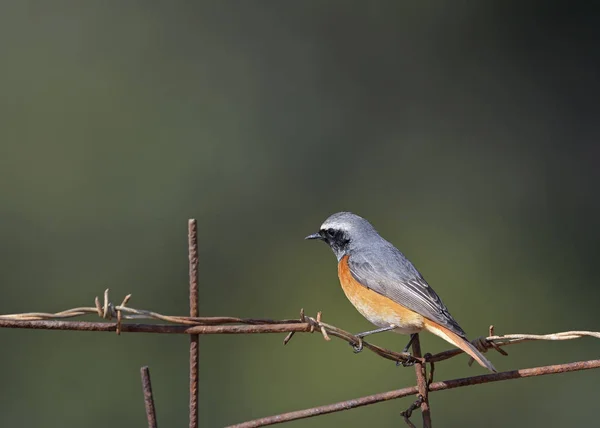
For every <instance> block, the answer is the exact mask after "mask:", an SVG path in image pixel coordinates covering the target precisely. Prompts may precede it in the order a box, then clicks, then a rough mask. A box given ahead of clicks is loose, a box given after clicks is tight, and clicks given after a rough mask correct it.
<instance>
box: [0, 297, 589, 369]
mask: <svg viewBox="0 0 600 428" xmlns="http://www.w3.org/2000/svg"><path fill="white" fill-rule="evenodd" d="M130 298H131V295H130V294H129V295H127V296H125V298H124V299H123V302H122V303H121V304H120V305H113V304H112V303H111V302H110V299H109V290H108V289H107V290H106V291H105V292H104V304H103V305H101V304H100V301H99V299H98V298H96V299H95V305H94V307H78V308H73V309H68V310H66V311H61V312H57V313H45V312H27V313H21V314H8V315H0V328H1V327H8V328H42V329H44V328H45V329H57V330H87V331H116V332H117V333H121V332H123V331H124V332H144V333H179V334H246V333H283V332H286V333H289V334H288V335H287V337H286V338H285V339H284V344H286V343H289V341H290V339H291V338H292V336H293V334H294V333H295V332H310V333H312V332H314V331H320V333H321V334H322V335H323V337H324V338H325V339H326V340H329V338H330V336H334V337H337V338H339V339H342V340H345V341H346V342H348V343H350V344H352V345H359V344H361V343H362V345H363V347H364V348H367V349H369V350H370V351H372V352H374V353H375V354H377V355H379V356H380V357H382V358H386V359H388V360H391V361H394V362H406V363H408V364H413V363H416V362H418V361H427V362H428V363H432V362H439V361H443V360H447V359H448V358H452V357H455V356H456V355H459V354H461V353H462V352H463V351H462V350H460V349H450V350H447V351H443V352H440V353H438V354H435V355H433V356H428V358H418V357H414V356H412V355H410V354H408V353H400V352H394V351H391V350H389V349H385V348H382V347H380V346H377V345H373V344H371V343H368V342H366V341H364V340H362V339H361V338H358V337H356V336H355V335H353V334H352V333H349V332H347V331H345V330H342V329H340V328H337V327H335V326H333V325H331V324H327V323H325V322H323V321H321V316H319V314H317V317H316V318H313V317H309V316H306V315H305V314H304V310H301V311H300V318H299V319H298V318H296V319H283V320H273V319H268V318H237V317H183V316H170V315H163V314H159V313H157V312H153V311H148V310H141V309H135V308H131V307H129V306H126V305H127V303H128V302H129V300H130ZM88 314H97V315H99V316H100V317H102V318H103V319H107V320H111V319H113V318H117V323H116V324H112V323H90V322H65V321H58V320H61V319H65V318H73V317H79V316H83V315H88ZM123 320H158V321H165V322H168V323H171V324H173V325H164V324H163V325H161V324H126V323H123V322H121V321H123ZM228 324H235V325H228ZM582 337H595V338H600V332H593V331H566V332H561V333H553V334H545V335H535V334H508V335H494V330H493V326H491V328H490V335H489V336H488V337H481V338H478V339H476V340H474V341H473V344H474V345H475V346H476V347H477V348H478V349H479V350H480V351H482V352H485V351H487V350H488V349H495V350H496V351H498V352H500V353H501V354H503V355H507V353H506V352H505V351H504V350H503V349H502V348H500V347H501V346H506V345H512V344H516V343H521V342H525V341H530V340H571V339H579V338H582Z"/></svg>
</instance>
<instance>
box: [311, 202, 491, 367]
mask: <svg viewBox="0 0 600 428" xmlns="http://www.w3.org/2000/svg"><path fill="white" fill-rule="evenodd" d="M305 239H319V240H321V241H325V242H326V243H327V244H328V245H329V246H330V247H331V249H332V250H333V252H334V254H335V255H336V257H337V259H338V277H339V279H340V284H341V285H342V289H343V290H344V293H345V294H346V297H347V298H348V300H350V302H351V303H352V304H353V305H354V307H356V309H358V312H360V313H361V314H362V316H364V317H365V318H366V319H367V320H369V321H370V322H371V323H373V324H375V325H376V326H377V327H379V328H378V329H376V330H371V331H366V332H363V333H359V334H357V335H356V336H358V337H361V338H362V337H364V336H367V335H369V334H374V333H380V332H384V331H390V330H392V331H394V332H396V333H401V334H410V335H411V342H412V339H413V338H414V334H415V333H418V332H420V331H422V330H427V331H429V332H431V333H433V334H435V335H437V336H439V337H441V338H442V339H444V340H446V341H448V342H450V343H451V344H452V345H454V346H457V347H459V348H460V349H462V350H463V351H464V352H466V353H467V354H469V355H470V356H471V357H473V358H474V359H475V361H477V362H478V363H479V364H480V365H481V366H482V367H485V368H487V369H488V370H490V371H492V372H495V371H496V369H495V368H494V366H493V365H492V363H490V362H489V361H488V360H487V359H486V358H485V357H484V356H483V355H481V353H480V352H479V351H478V350H477V348H475V346H473V344H471V343H470V342H469V341H468V340H467V336H466V333H465V332H464V330H463V329H462V328H461V327H460V326H459V325H458V323H457V322H456V320H455V319H454V318H453V317H452V315H450V312H448V308H446V305H444V304H443V303H442V300H441V299H440V297H439V296H438V295H437V293H436V292H435V291H433V289H432V288H431V287H430V286H429V284H427V282H426V281H425V279H424V278H423V275H421V274H420V273H419V271H418V270H417V268H415V267H414V266H413V264H412V263H411V262H410V261H409V260H408V259H407V258H406V257H405V256H404V254H402V253H401V252H400V251H399V250H398V249H397V248H396V247H394V246H393V245H392V244H391V243H389V242H388V241H386V240H385V239H383V238H382V237H381V236H380V235H379V233H377V231H376V230H375V228H374V227H373V226H372V225H371V223H369V222H368V221H367V220H365V219H364V218H362V217H360V216H357V215H356V214H352V213H349V212H339V213H336V214H333V215H331V216H330V217H329V218H328V219H327V220H325V222H324V223H323V224H322V225H321V228H320V229H319V231H318V232H317V233H314V234H312V235H309V236H307V237H306V238H305ZM411 342H409V344H408V345H407V347H406V348H405V351H406V350H407V349H408V347H409V345H410V343H411Z"/></svg>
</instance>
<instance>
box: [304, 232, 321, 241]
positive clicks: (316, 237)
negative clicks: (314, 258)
mask: <svg viewBox="0 0 600 428" xmlns="http://www.w3.org/2000/svg"><path fill="white" fill-rule="evenodd" d="M304 239H321V240H322V239H323V237H322V236H321V235H320V234H318V233H313V234H312V235H308V236H307V237H306V238H304Z"/></svg>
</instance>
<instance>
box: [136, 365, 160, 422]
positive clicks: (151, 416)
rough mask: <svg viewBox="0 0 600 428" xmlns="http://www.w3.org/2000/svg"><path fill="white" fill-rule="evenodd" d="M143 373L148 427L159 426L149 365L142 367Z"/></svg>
mask: <svg viewBox="0 0 600 428" xmlns="http://www.w3.org/2000/svg"><path fill="white" fill-rule="evenodd" d="M140 372H141V373H142V389H143V390H144V405H145V406H146V418H147V419H148V428H157V425H156V409H155V408H154V397H153V396H152V383H151V382H150V370H149V369H148V366H144V367H142V368H141V369H140Z"/></svg>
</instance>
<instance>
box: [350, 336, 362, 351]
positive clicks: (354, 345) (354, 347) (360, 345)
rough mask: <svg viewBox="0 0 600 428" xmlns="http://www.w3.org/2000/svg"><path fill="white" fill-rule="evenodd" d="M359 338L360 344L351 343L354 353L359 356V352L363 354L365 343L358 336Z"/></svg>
mask: <svg viewBox="0 0 600 428" xmlns="http://www.w3.org/2000/svg"><path fill="white" fill-rule="evenodd" d="M356 337H358V343H350V346H352V350H353V351H354V353H355V354H358V353H359V352H361V351H362V350H363V341H362V337H360V336H356Z"/></svg>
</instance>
